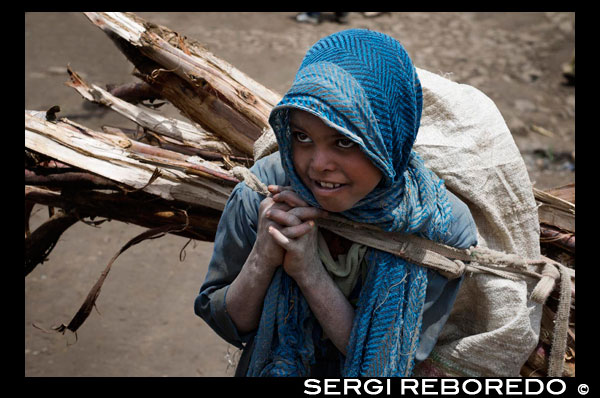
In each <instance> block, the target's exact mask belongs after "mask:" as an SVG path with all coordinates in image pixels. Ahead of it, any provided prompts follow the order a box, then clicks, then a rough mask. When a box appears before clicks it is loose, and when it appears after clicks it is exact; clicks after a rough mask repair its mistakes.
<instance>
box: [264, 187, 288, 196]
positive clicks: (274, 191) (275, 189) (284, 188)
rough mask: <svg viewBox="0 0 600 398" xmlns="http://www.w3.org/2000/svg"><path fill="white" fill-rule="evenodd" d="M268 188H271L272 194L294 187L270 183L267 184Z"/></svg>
mask: <svg viewBox="0 0 600 398" xmlns="http://www.w3.org/2000/svg"><path fill="white" fill-rule="evenodd" d="M267 189H268V190H269V192H271V194H273V195H275V194H276V193H280V192H283V191H286V190H291V189H292V187H290V186H284V185H269V186H267Z"/></svg>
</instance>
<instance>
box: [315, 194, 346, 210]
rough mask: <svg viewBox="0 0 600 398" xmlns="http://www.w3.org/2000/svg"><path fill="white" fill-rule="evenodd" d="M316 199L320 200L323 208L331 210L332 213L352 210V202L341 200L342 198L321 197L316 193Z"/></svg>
mask: <svg viewBox="0 0 600 398" xmlns="http://www.w3.org/2000/svg"><path fill="white" fill-rule="evenodd" d="M315 199H316V200H317V202H319V205H321V207H322V208H323V210H326V211H329V212H331V213H341V212H343V211H346V210H350V209H351V208H352V206H353V205H354V204H353V203H352V204H348V203H346V202H345V201H342V200H340V199H341V198H337V199H336V198H326V199H325V198H319V197H317V196H316V195H315Z"/></svg>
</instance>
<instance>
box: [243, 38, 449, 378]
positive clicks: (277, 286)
mask: <svg viewBox="0 0 600 398" xmlns="http://www.w3.org/2000/svg"><path fill="white" fill-rule="evenodd" d="M422 106H423V100H422V91H421V84H420V82H419V79H418V76H417V74H416V70H415V68H414V66H413V64H412V61H411V59H410V58H409V56H408V54H407V53H406V51H405V49H404V48H403V46H402V45H401V44H400V43H399V42H398V41H397V40H395V39H394V38H392V37H390V36H388V35H385V34H383V33H378V32H373V31H369V30H362V29H350V30H345V31H342V32H338V33H335V34H332V35H330V36H327V37H325V38H323V39H321V40H319V41H318V42H317V43H316V44H314V45H313V47H312V48H311V49H310V50H309V51H308V53H307V54H306V56H305V58H304V60H303V61H302V64H301V65H300V68H299V70H298V73H297V75H296V78H295V80H294V82H293V84H292V87H291V88H290V90H289V91H288V92H287V93H286V95H285V96H284V97H283V99H282V100H281V101H280V102H279V104H277V106H276V107H275V108H274V109H273V111H272V112H271V116H270V119H269V122H270V124H271V126H272V127H273V130H274V132H275V135H276V137H277V142H278V145H279V151H280V154H281V162H282V165H283V168H284V170H285V171H286V173H287V175H288V177H289V179H290V181H291V186H292V188H293V189H294V190H295V191H296V192H297V193H298V194H299V195H300V197H302V198H303V199H304V200H305V201H307V202H308V203H309V204H311V205H312V206H315V207H320V206H319V203H318V202H317V201H316V200H315V198H314V196H313V195H312V192H311V191H310V189H309V188H308V187H306V186H305V185H304V184H303V183H302V181H301V179H300V177H299V176H298V174H297V173H296V171H295V169H294V165H293V159H292V142H291V141H292V139H291V132H290V128H289V124H288V121H289V110H290V109H291V108H293V109H301V110H304V111H307V112H310V113H312V114H314V115H316V116H317V117H319V118H320V119H321V120H322V121H323V122H324V123H325V124H326V125H328V126H330V127H333V128H335V129H336V130H338V131H339V132H340V133H341V134H343V135H344V136H345V137H347V138H348V139H350V140H352V141H354V142H355V143H356V144H358V145H359V147H360V149H361V150H362V151H363V152H364V153H365V154H366V155H367V157H368V158H369V159H370V160H371V161H372V163H373V164H374V165H375V166H376V167H377V168H378V169H379V170H380V171H381V173H382V175H383V178H382V180H381V181H380V183H379V184H378V185H377V186H376V187H375V188H374V189H373V191H371V192H370V193H369V194H368V195H367V196H366V197H364V198H362V199H361V200H360V201H359V202H358V203H356V204H355V205H354V206H353V207H352V208H351V209H349V210H346V211H344V212H342V213H341V214H342V215H344V216H346V217H347V218H349V219H350V220H353V221H356V222H363V223H370V224H375V225H377V226H378V227H380V228H381V229H383V230H387V231H397V232H403V233H416V234H419V235H421V236H424V237H427V238H429V239H432V240H436V241H442V240H443V239H444V237H445V236H446V233H447V230H448V227H449V223H450V218H451V211H450V205H449V203H448V200H447V196H446V189H445V187H444V183H443V181H442V180H440V179H439V178H438V177H437V176H436V175H435V174H434V173H433V172H431V171H430V170H428V169H427V168H426V167H425V166H424V164H423V161H422V160H421V159H420V157H419V156H418V155H417V154H416V153H414V152H413V151H412V146H413V143H414V141H415V138H416V135H417V131H418V129H419V123H420V119H421V111H422ZM366 259H367V264H368V274H367V278H366V280H365V281H364V283H363V287H362V290H361V293H360V297H359V301H358V304H357V309H356V316H355V320H354V323H353V326H352V332H351V336H350V342H349V345H348V349H347V355H346V358H345V361H344V366H343V375H344V376H378V377H386V376H405V375H410V373H411V371H412V367H413V366H414V354H415V351H416V348H417V347H418V344H419V334H420V329H421V316H422V312H423V303H424V299H425V291H426V287H427V272H426V270H425V269H424V268H422V267H420V266H417V265H414V264H410V263H407V262H406V261H405V260H403V259H401V258H399V257H397V256H394V255H392V254H389V253H385V252H382V251H379V250H375V249H370V250H369V252H368V253H367V256H366ZM290 301H291V302H295V303H296V306H292V305H290V304H289V303H290ZM298 303H300V304H298ZM292 307H295V308H292ZM290 311H291V312H290ZM303 311H304V312H306V313H304V312H303ZM277 313H279V314H283V316H285V318H279V317H278V316H277ZM290 314H292V317H290ZM290 318H292V319H294V321H292V322H290ZM309 319H311V320H312V322H314V316H313V315H312V314H311V313H310V309H309V307H308V306H307V305H306V301H305V300H304V298H303V297H302V294H301V292H300V291H299V289H298V288H297V286H295V284H294V283H293V281H291V278H289V277H288V276H287V274H285V273H284V272H283V271H278V272H277V273H276V275H275V277H274V280H273V282H272V284H271V286H270V288H269V291H268V292H267V296H266V298H265V305H264V308H263V315H262V318H261V324H260V326H259V330H258V332H257V337H256V341H257V343H256V348H255V352H254V354H253V357H252V360H251V364H250V369H249V372H248V374H249V375H298V376H302V375H307V373H308V372H309V369H310V365H311V363H312V362H313V361H314V351H313V349H312V348H311V345H312V344H313V341H312V337H311V331H312V327H311V326H310V325H311V322H308V321H307V320H309ZM275 331H277V333H275ZM275 336H277V337H275ZM273 340H277V341H273Z"/></svg>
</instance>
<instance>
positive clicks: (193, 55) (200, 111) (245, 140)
mask: <svg viewBox="0 0 600 398" xmlns="http://www.w3.org/2000/svg"><path fill="white" fill-rule="evenodd" d="M85 15H86V16H87V17H88V18H89V19H90V20H91V21H92V22H93V23H94V24H95V25H97V26H98V27H99V28H101V29H102V30H103V31H104V32H106V33H107V34H108V35H109V36H110V37H111V38H112V39H113V40H117V41H118V44H119V48H120V49H121V51H122V52H123V53H124V54H125V55H126V56H127V58H128V59H129V60H130V61H131V62H132V63H133V64H134V65H135V66H136V68H137V69H138V70H139V71H140V72H141V74H142V76H140V77H143V78H144V79H145V80H146V82H147V83H149V84H150V85H151V86H152V87H153V88H154V89H155V90H156V91H157V92H159V93H160V95H161V96H162V97H163V98H165V99H167V100H169V101H170V102H171V103H173V105H175V106H176V107H177V108H179V109H180V110H181V111H182V113H183V114H184V115H186V116H188V117H189V118H190V119H192V120H194V121H195V122H197V123H199V124H200V125H201V126H203V127H205V128H207V129H208V130H210V131H212V132H214V133H215V134H217V135H219V136H220V137H222V138H223V139H224V140H225V141H227V142H228V143H230V144H231V145H233V146H235V147H237V148H239V149H241V150H242V151H243V152H244V153H246V154H249V155H252V149H253V148H252V146H253V143H254V141H255V140H256V139H257V138H258V137H259V136H260V135H261V133H262V130H263V129H264V128H269V123H268V116H269V113H270V111H271V109H272V108H273V106H274V105H275V104H276V103H277V102H278V101H279V99H280V98H281V96H280V95H279V94H276V93H275V92H273V91H271V90H269V89H268V88H266V87H264V86H263V85H261V84H259V83H257V82H256V81H254V80H253V79H251V78H250V77H248V76H247V75H246V74H244V73H242V72H241V71H239V70H238V69H236V68H235V67H233V66H232V65H230V64H228V63H227V62H225V61H223V60H221V59H219V58H217V57H215V56H214V55H213V54H211V53H210V52H209V51H207V50H206V49H205V48H204V47H202V45H200V44H199V43H198V42H195V41H192V40H190V39H187V38H185V37H181V36H180V35H178V34H177V33H176V32H174V31H172V30H170V29H168V28H166V27H164V26H158V25H154V24H151V23H148V22H146V21H144V20H143V19H141V18H139V17H138V16H136V15H134V14H131V13H91V12H90V13H85ZM182 82H183V83H185V84H181V83H182ZM183 87H188V88H189V89H187V90H186V89H185V88H183ZM192 93H193V94H194V95H192ZM182 94H183V95H182ZM236 141H237V142H236Z"/></svg>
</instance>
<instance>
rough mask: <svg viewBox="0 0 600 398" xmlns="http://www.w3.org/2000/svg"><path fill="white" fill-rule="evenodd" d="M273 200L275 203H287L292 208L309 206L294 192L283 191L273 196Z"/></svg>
mask: <svg viewBox="0 0 600 398" xmlns="http://www.w3.org/2000/svg"><path fill="white" fill-rule="evenodd" d="M273 200H274V201H275V202H277V203H281V202H283V203H287V204H288V205H290V206H292V207H307V206H310V205H309V204H308V203H306V201H305V200H304V199H302V198H301V197H300V196H299V195H298V194H297V193H296V192H294V191H292V190H283V191H280V192H279V193H277V194H274V195H273Z"/></svg>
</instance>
